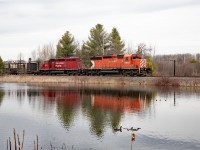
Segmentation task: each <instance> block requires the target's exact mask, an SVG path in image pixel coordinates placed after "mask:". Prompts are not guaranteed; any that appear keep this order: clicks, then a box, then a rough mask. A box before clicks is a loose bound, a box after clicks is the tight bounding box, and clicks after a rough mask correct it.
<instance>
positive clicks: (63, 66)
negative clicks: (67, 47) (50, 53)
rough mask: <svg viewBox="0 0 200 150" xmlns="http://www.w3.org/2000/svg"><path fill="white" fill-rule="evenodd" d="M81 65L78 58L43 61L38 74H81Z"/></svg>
mask: <svg viewBox="0 0 200 150" xmlns="http://www.w3.org/2000/svg"><path fill="white" fill-rule="evenodd" d="M81 69H82V63H81V59H80V58H79V57H67V58H55V59H49V60H47V61H44V63H43V64H42V67H41V69H40V74H68V75H75V74H78V73H80V72H81Z"/></svg>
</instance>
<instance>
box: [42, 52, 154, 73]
mask: <svg viewBox="0 0 200 150" xmlns="http://www.w3.org/2000/svg"><path fill="white" fill-rule="evenodd" d="M90 60H91V67H90V68H84V67H83V65H82V61H81V59H80V58H79V57H66V58H55V59H49V60H47V61H45V62H44V63H43V64H42V67H41V69H40V70H39V74H45V75H56V74H66V75H107V74H117V75H123V76H147V75H150V74H151V68H147V65H146V59H141V57H140V55H137V54H123V55H109V56H92V57H90Z"/></svg>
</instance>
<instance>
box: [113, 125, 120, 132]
mask: <svg viewBox="0 0 200 150" xmlns="http://www.w3.org/2000/svg"><path fill="white" fill-rule="evenodd" d="M113 130H114V131H115V132H117V131H120V132H122V126H120V128H119V129H118V128H115V129H113Z"/></svg>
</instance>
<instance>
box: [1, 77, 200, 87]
mask: <svg viewBox="0 0 200 150" xmlns="http://www.w3.org/2000/svg"><path fill="white" fill-rule="evenodd" d="M0 82H4V83H5V82H7V83H11V82H12V83H56V84H58V83H73V84H83V85H85V84H95V85H97V86H98V85H112V86H118V85H120V86H122V85H123V86H132V85H158V86H159V85H161V86H183V87H200V78H199V77H107V76H33V75H5V76H0Z"/></svg>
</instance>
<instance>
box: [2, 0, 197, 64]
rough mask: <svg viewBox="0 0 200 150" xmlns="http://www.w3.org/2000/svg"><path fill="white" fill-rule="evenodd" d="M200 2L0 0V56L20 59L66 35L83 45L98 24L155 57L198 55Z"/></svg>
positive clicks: (177, 0)
mask: <svg viewBox="0 0 200 150" xmlns="http://www.w3.org/2000/svg"><path fill="white" fill-rule="evenodd" d="M199 18H200V0H167V1H163V0H99V1H97V0H0V56H1V57H2V58H3V60H8V59H16V58H17V57H18V56H19V53H22V54H23V56H24V58H25V59H28V57H31V51H33V50H37V48H38V47H39V46H42V45H44V44H48V43H53V44H54V46H56V44H57V42H58V40H59V39H60V38H61V37H62V35H63V34H64V33H65V32H66V31H69V32H70V33H71V34H72V35H74V37H75V39H77V40H78V41H79V42H82V41H86V40H87V38H88V36H89V31H90V29H91V28H92V27H94V26H95V25H96V24H97V23H100V24H102V25H104V28H105V30H106V31H107V32H111V30H112V28H113V27H116V28H117V29H118V30H119V32H120V35H121V37H122V39H123V40H124V41H125V43H126V46H128V45H129V46H132V47H133V48H134V47H135V46H136V45H137V44H138V43H141V42H142V43H146V44H147V45H152V47H155V51H156V54H171V53H172V54H174V53H200V19H199Z"/></svg>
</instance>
